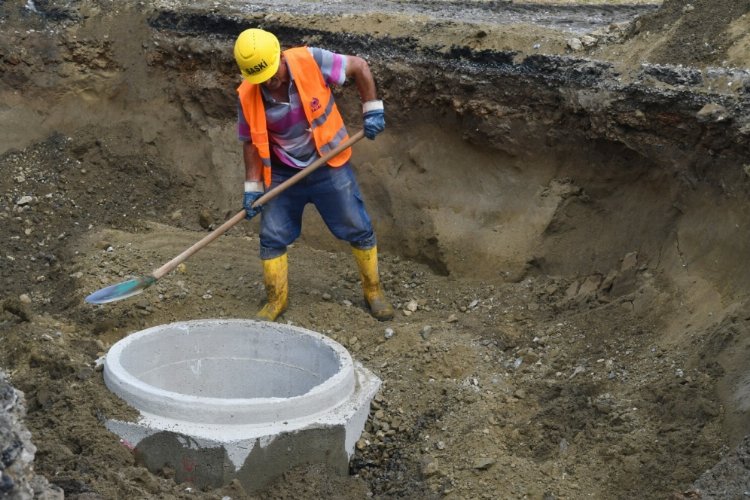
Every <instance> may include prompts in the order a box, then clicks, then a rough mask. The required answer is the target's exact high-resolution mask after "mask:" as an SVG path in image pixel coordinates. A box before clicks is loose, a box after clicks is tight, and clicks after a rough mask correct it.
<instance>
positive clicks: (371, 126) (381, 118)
mask: <svg viewBox="0 0 750 500" xmlns="http://www.w3.org/2000/svg"><path fill="white" fill-rule="evenodd" d="M362 113H363V115H364V121H365V126H364V129H365V137H367V138H368V139H370V140H373V139H375V136H376V135H378V134H379V133H380V132H382V131H383V130H385V111H384V110H383V101H380V100H375V101H367V102H366V103H364V104H363V105H362Z"/></svg>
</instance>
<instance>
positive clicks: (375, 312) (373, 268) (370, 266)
mask: <svg viewBox="0 0 750 500" xmlns="http://www.w3.org/2000/svg"><path fill="white" fill-rule="evenodd" d="M352 253H354V260H356V261H357V267H358V268H359V275H360V277H361V278H362V291H363V292H364V295H365V301H366V302H367V305H368V306H369V307H370V314H372V316H373V317H374V318H375V319H377V320H379V321H386V320H389V319H393V307H392V306H391V304H390V302H388V299H386V298H385V294H384V293H383V289H382V288H381V286H380V276H379V275H378V248H377V247H372V248H370V249H367V250H361V249H359V248H354V247H352Z"/></svg>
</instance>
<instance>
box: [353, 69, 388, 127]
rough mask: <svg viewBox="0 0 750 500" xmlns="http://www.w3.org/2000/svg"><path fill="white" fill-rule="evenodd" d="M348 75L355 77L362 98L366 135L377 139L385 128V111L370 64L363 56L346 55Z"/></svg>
mask: <svg viewBox="0 0 750 500" xmlns="http://www.w3.org/2000/svg"><path fill="white" fill-rule="evenodd" d="M346 77H347V78H352V79H354V83H355V84H356V85H357V90H358V91H359V97H360V99H362V113H363V117H364V129H365V136H366V137H367V138H368V139H375V136H376V135H378V134H379V133H380V132H382V131H383V130H385V112H384V109H383V101H381V100H379V99H378V93H377V89H376V88H375V79H374V78H373V77H372V73H371V72H370V65H369V64H367V61H365V60H364V59H362V58H361V57H358V56H346Z"/></svg>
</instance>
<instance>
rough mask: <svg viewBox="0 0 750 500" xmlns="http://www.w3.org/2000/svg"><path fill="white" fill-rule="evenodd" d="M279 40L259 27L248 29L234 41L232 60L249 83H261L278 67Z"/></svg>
mask: <svg viewBox="0 0 750 500" xmlns="http://www.w3.org/2000/svg"><path fill="white" fill-rule="evenodd" d="M280 53H281V48H280V47H279V40H278V39H277V38H276V36H274V35H273V34H272V33H269V32H268V31H264V30H261V29H256V28H252V29H248V30H245V31H243V32H242V33H240V36H238V37H237V41H235V42H234V60H235V61H237V66H239V67H240V73H242V76H243V78H245V80H247V81H248V82H250V83H263V82H265V81H266V80H268V79H270V78H271V77H272V76H273V75H275V74H276V70H278V69H279V54H280Z"/></svg>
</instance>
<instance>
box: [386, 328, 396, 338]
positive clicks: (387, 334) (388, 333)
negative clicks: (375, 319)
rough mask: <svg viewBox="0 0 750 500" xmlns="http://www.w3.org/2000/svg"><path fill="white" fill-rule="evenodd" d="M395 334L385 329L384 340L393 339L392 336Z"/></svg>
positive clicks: (391, 329)
mask: <svg viewBox="0 0 750 500" xmlns="http://www.w3.org/2000/svg"><path fill="white" fill-rule="evenodd" d="M395 333H396V332H394V331H393V328H386V329H385V338H387V339H389V338H391V337H393V335H394V334H395Z"/></svg>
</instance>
